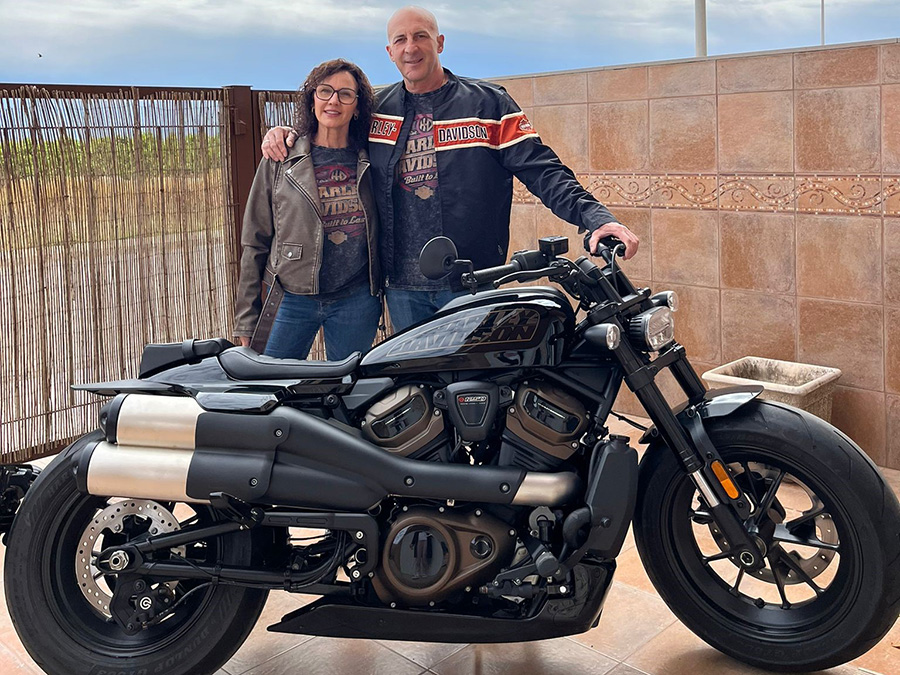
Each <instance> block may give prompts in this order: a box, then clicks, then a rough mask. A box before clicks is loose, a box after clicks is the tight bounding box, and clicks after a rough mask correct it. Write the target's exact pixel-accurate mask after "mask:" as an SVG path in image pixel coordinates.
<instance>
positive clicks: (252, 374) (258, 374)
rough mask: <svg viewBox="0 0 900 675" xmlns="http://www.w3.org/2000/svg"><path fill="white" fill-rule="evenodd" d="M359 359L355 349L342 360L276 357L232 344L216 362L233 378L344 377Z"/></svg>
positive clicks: (354, 367)
mask: <svg viewBox="0 0 900 675" xmlns="http://www.w3.org/2000/svg"><path fill="white" fill-rule="evenodd" d="M361 358H362V353H361V352H354V353H353V354H351V355H350V356H348V357H347V358H346V359H344V360H343V361H301V360H300V359H276V358H275V357H273V356H264V355H262V354H257V353H256V352H255V351H253V350H252V349H250V348H249V347H234V348H232V349H226V350H225V351H224V352H222V353H221V354H219V363H220V364H221V365H222V369H223V370H224V371H225V372H226V373H227V374H228V376H229V377H232V378H234V379H235V380H302V379H306V378H341V377H344V376H345V375H349V374H350V373H352V372H353V371H354V370H356V366H357V365H359V361H360V359H361Z"/></svg>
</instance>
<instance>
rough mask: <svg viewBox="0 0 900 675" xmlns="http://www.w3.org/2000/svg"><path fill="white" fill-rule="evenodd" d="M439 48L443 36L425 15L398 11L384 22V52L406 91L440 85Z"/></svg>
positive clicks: (441, 72) (418, 91) (411, 11)
mask: <svg viewBox="0 0 900 675" xmlns="http://www.w3.org/2000/svg"><path fill="white" fill-rule="evenodd" d="M442 51H444V36H443V35H439V34H438V32H437V29H436V27H435V26H434V24H433V23H432V22H431V21H430V20H429V19H428V17H427V16H425V15H422V14H420V13H419V12H416V11H414V10H408V11H401V12H399V13H397V14H395V15H394V17H393V18H392V19H391V21H390V22H389V23H388V45H387V53H388V55H389V56H390V57H391V61H393V62H394V65H395V66H397V70H399V71H400V74H401V75H402V76H403V81H404V82H405V83H406V88H407V89H408V90H409V91H411V92H414V93H426V92H429V91H434V90H435V89H438V88H439V87H440V86H441V84H442V83H443V81H444V71H443V69H442V68H441V61H440V58H439V57H438V54H440V53H441V52H442Z"/></svg>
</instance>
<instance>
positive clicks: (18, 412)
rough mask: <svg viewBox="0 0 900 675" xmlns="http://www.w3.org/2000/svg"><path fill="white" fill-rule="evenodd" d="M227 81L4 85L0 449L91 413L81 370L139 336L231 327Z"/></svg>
mask: <svg viewBox="0 0 900 675" xmlns="http://www.w3.org/2000/svg"><path fill="white" fill-rule="evenodd" d="M224 101H225V92H224V91H223V90H215V89H213V90H151V91H142V90H139V89H135V88H124V89H113V88H96V87H92V88H87V87H80V88H70V89H66V88H59V87H57V88H44V87H37V86H19V87H3V86H0V134H2V136H0V324H2V325H4V326H5V327H6V331H7V337H6V338H5V340H4V345H3V348H2V349H0V390H2V391H3V395H2V396H0V450H2V461H3V462H12V461H25V460H29V459H33V458H36V457H39V456H42V455H44V454H47V453H50V452H54V451H56V450H58V449H59V448H60V447H61V446H62V445H64V444H65V443H66V442H68V441H69V440H71V439H72V438H75V437H77V436H79V435H81V434H83V433H85V432H86V431H88V430H90V429H92V428H95V427H96V420H97V413H98V409H99V405H100V402H98V401H97V399H96V397H94V396H90V395H87V394H85V393H83V392H78V391H73V390H72V389H71V388H70V385H72V384H74V383H79V382H90V381H106V380H116V379H125V378H130V377H135V376H136V374H137V364H138V362H139V359H140V354H141V350H142V349H143V346H144V345H145V344H146V343H149V342H169V341H178V340H183V339H185V338H189V337H198V338H202V337H213V336H222V335H229V334H230V331H231V321H232V306H233V294H234V285H235V284H234V282H235V273H236V269H237V268H236V265H235V262H236V252H237V242H236V233H235V227H234V215H233V209H232V208H231V206H232V204H231V202H232V199H231V196H230V195H231V190H230V176H229V173H230V172H229V170H228V167H229V159H230V152H231V149H230V144H229V134H228V133H227V127H228V115H227V109H226V106H225V103H224Z"/></svg>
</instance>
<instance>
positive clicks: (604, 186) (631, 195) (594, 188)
mask: <svg viewBox="0 0 900 675" xmlns="http://www.w3.org/2000/svg"><path fill="white" fill-rule="evenodd" d="M577 177H578V180H580V181H581V184H582V185H584V186H585V188H586V189H587V191H588V192H590V193H591V194H592V195H594V196H595V197H596V198H597V199H599V200H600V201H601V202H602V203H603V204H606V205H607V206H650V176H648V175H646V174H644V175H641V174H631V175H597V174H578V176H577Z"/></svg>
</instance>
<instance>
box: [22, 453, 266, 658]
mask: <svg viewBox="0 0 900 675" xmlns="http://www.w3.org/2000/svg"><path fill="white" fill-rule="evenodd" d="M214 520H215V514H214V512H213V511H212V510H211V509H209V508H208V507H205V506H201V505H188V504H180V503H179V504H174V503H165V504H163V503H158V502H154V501H152V500H146V499H144V500H138V499H107V498H105V497H92V496H90V495H84V494H82V493H80V492H79V491H78V489H77V487H76V485H75V478H74V473H73V470H72V466H71V465H70V463H69V461H68V460H67V458H66V457H60V458H58V459H57V460H56V461H55V462H54V463H53V464H51V465H50V466H49V467H48V468H47V469H46V470H45V471H44V472H43V473H42V474H41V476H40V478H39V479H38V480H37V481H36V482H35V484H34V486H33V487H32V488H31V490H30V491H29V493H28V496H27V498H26V499H25V501H24V503H23V504H22V507H21V509H20V511H19V513H18V514H17V516H16V520H15V522H14V523H13V528H12V530H11V532H10V539H9V546H8V550H7V552H6V566H5V570H4V579H5V586H6V600H7V605H8V607H9V612H10V616H11V617H12V620H13V624H14V625H15V627H16V630H17V632H18V634H19V637H20V638H21V640H22V643H23V644H24V645H25V648H26V649H27V650H28V653H29V654H30V655H31V657H32V658H33V659H34V660H35V662H37V663H38V664H39V665H40V666H41V667H42V668H43V669H44V670H45V671H46V672H48V673H54V674H56V673H58V674H60V675H61V674H65V675H80V674H82V673H83V674H85V675H86V674H87V673H94V672H99V671H103V670H107V671H108V672H135V673H139V672H148V673H150V672H164V673H167V674H169V675H177V674H186V673H212V672H214V671H215V670H216V669H217V668H218V667H219V666H221V665H222V664H223V663H224V662H225V661H227V660H228V659H229V658H230V656H231V655H232V654H233V653H234V652H235V651H236V650H237V649H238V647H240V645H241V644H242V643H243V641H244V639H245V638H246V637H247V634H248V633H249V632H250V630H251V629H252V628H253V625H254V624H255V622H256V619H257V618H258V616H259V613H260V612H261V611H262V608H263V604H264V603H265V600H266V595H267V594H266V592H265V591H261V590H256V589H246V588H238V587H233V586H225V585H213V584H209V583H207V582H204V581H202V580H191V581H168V582H162V583H154V582H152V581H150V583H147V584H146V586H145V588H146V591H147V593H146V594H147V595H148V596H149V595H150V594H152V595H153V597H155V598H159V599H160V602H163V601H164V602H165V603H166V604H167V605H170V606H171V607H172V608H173V611H171V612H170V613H165V614H164V615H163V614H161V616H162V618H161V620H160V619H157V620H155V621H149V622H148V625H147V627H145V628H143V629H140V628H136V629H135V630H132V631H126V630H123V628H122V626H120V625H119V623H117V622H116V620H115V619H114V618H113V616H112V609H111V600H112V598H113V594H114V592H115V589H116V587H117V584H119V583H122V581H121V579H120V578H118V577H117V575H114V574H104V573H102V572H101V571H100V570H99V569H98V568H97V566H96V555H97V553H98V552H99V551H100V550H102V549H104V548H107V547H109V546H113V545H117V544H122V543H125V542H126V541H128V540H131V539H134V538H139V537H141V536H143V535H153V534H157V533H163V532H171V531H174V530H177V529H179V528H181V527H183V526H188V525H194V524H204V523H211V522H213V521H214ZM250 552H251V551H250V539H249V537H248V536H246V533H239V534H238V535H236V536H231V535H229V536H225V537H218V538H215V539H213V540H210V541H209V542H204V543H201V544H195V545H190V546H187V547H180V548H178V549H174V550H172V551H171V552H170V553H169V555H170V556H171V557H173V558H183V559H186V560H188V561H191V562H195V564H196V563H201V562H202V563H204V564H215V563H216V561H219V562H221V563H224V564H230V565H246V564H248V563H249V562H250ZM142 588H144V587H142ZM135 609H136V610H137V608H135Z"/></svg>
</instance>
